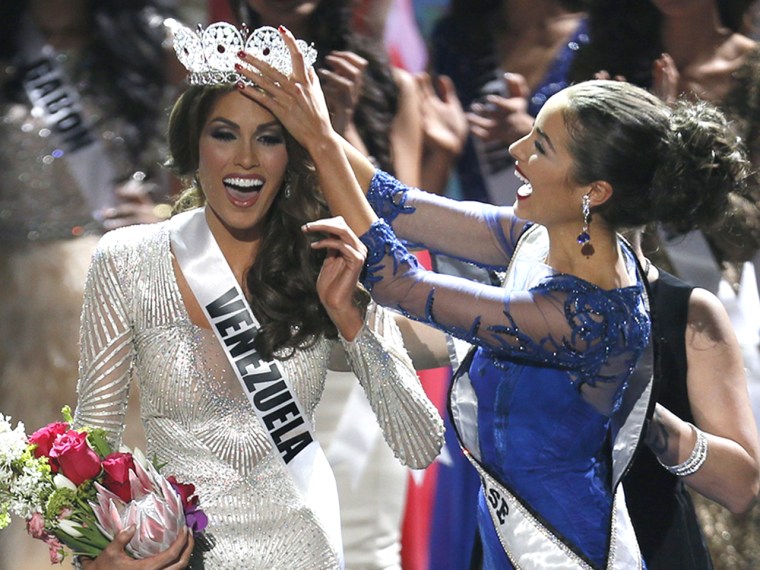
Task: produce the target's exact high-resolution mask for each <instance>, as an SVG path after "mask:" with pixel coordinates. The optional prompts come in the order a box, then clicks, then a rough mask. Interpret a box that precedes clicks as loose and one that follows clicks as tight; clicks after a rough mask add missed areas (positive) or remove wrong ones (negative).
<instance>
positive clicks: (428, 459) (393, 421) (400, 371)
mask: <svg viewBox="0 0 760 570" xmlns="http://www.w3.org/2000/svg"><path fill="white" fill-rule="evenodd" d="M341 342H342V344H343V347H344V348H345V350H346V354H347V356H348V361H349V363H350V365H351V368H352V369H353V371H354V374H356V376H357V378H358V379H359V383H360V384H361V386H362V388H364V392H365V393H366V394H367V399H368V400H369V403H370V405H371V406H372V409H373V410H374V412H375V416H376V417H377V420H378V422H379V424H380V427H381V429H382V431H383V436H384V438H385V441H386V442H387V443H388V445H389V446H390V448H391V449H392V450H393V453H394V454H395V455H396V457H398V458H399V460H400V461H401V462H402V463H403V464H404V465H407V466H409V467H412V468H415V469H420V468H423V467H427V465H429V464H430V463H432V461H433V460H434V459H435V458H436V456H437V455H438V454H439V453H440V451H441V446H442V445H443V420H442V419H441V416H440V415H439V414H438V411H437V410H436V409H435V406H433V404H432V402H431V401H430V400H429V399H428V398H427V396H426V395H425V392H424V390H423V389H422V386H421V385H420V381H419V379H418V378H417V373H416V372H415V370H414V367H413V366H412V362H411V360H410V358H409V355H408V354H407V353H406V350H405V349H404V344H403V340H402V338H401V332H400V331H399V329H398V327H397V326H396V323H395V322H394V320H393V316H392V314H391V313H390V312H389V311H387V310H385V309H383V308H382V307H378V306H377V305H375V304H374V303H373V304H371V305H370V307H369V308H368V309H367V318H366V324H365V326H364V327H363V328H362V330H361V331H360V333H359V335H358V336H357V337H356V339H354V341H353V342H347V341H345V340H343V339H342V340H341Z"/></svg>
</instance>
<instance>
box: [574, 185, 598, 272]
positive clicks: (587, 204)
mask: <svg viewBox="0 0 760 570" xmlns="http://www.w3.org/2000/svg"><path fill="white" fill-rule="evenodd" d="M590 223H591V198H590V197H589V195H588V194H584V196H583V229H582V230H581V233H579V234H578V238H577V239H578V243H579V244H581V253H582V254H583V255H585V256H586V257H590V256H592V255H594V246H593V245H591V236H590V235H589V233H588V227H589V224H590Z"/></svg>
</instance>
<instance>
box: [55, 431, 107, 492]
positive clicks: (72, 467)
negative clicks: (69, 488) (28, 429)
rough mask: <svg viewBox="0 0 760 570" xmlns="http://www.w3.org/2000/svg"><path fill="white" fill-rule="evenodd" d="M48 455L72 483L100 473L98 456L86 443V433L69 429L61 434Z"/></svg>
mask: <svg viewBox="0 0 760 570" xmlns="http://www.w3.org/2000/svg"><path fill="white" fill-rule="evenodd" d="M50 457H52V458H53V459H57V460H58V466H59V468H60V470H61V473H63V474H64V475H65V476H66V477H68V478H69V479H70V480H71V482H72V483H74V485H77V486H78V485H81V484H82V482H84V481H86V480H87V479H94V478H95V477H96V476H97V475H98V473H100V458H99V457H98V456H97V454H96V453H95V452H94V451H93V450H92V449H90V446H89V445H87V434H86V433H80V432H77V431H74V430H69V431H67V432H66V433H64V434H63V435H61V436H60V437H59V438H58V439H57V440H56V441H55V443H54V444H53V449H51V450H50Z"/></svg>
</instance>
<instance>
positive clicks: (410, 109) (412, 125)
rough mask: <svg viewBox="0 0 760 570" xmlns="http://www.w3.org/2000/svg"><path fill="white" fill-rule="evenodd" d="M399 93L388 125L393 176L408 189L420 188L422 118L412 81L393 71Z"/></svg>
mask: <svg viewBox="0 0 760 570" xmlns="http://www.w3.org/2000/svg"><path fill="white" fill-rule="evenodd" d="M393 78H394V79H395V81H396V85H397V86H398V90H399V99H398V110H397V112H396V116H395V117H394V118H393V124H392V125H391V132H390V139H391V149H392V151H393V166H394V168H395V169H396V176H397V178H398V179H399V180H401V181H402V182H403V183H404V184H407V185H409V186H419V185H420V163H421V161H422V118H421V117H420V114H419V96H418V94H417V87H416V85H415V81H414V78H413V77H412V76H411V74H409V73H408V72H406V71H404V70H402V69H396V68H393Z"/></svg>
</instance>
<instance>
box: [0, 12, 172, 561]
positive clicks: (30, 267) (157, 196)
mask: <svg viewBox="0 0 760 570" xmlns="http://www.w3.org/2000/svg"><path fill="white" fill-rule="evenodd" d="M173 8H174V3H173V0H135V1H133V2H120V1H117V0H98V1H95V0H72V1H70V2H57V1H54V0H6V1H4V2H2V4H1V5H0V28H2V29H1V30H0V60H2V64H0V114H1V115H2V121H0V140H2V141H3V144H2V145H0V240H2V248H0V274H2V276H3V278H2V279H1V280H0V411H2V413H4V414H6V415H10V416H12V417H13V419H14V421H15V420H20V421H23V422H24V423H25V424H26V426H27V430H31V431H33V430H35V429H37V428H38V427H40V426H42V425H43V424H45V423H48V422H50V421H56V420H58V419H59V418H60V411H61V408H62V406H63V405H64V404H71V403H72V402H73V401H74V399H75V386H76V378H77V362H78V346H77V339H78V331H79V315H80V312H81V306H82V293H83V287H84V281H85V274H86V271H87V267H88V265H89V261H90V256H91V253H92V251H93V249H94V246H95V243H96V242H97V240H98V237H99V236H100V235H101V234H102V233H103V232H104V231H106V230H109V229H112V228H115V227H117V226H121V225H127V224H132V223H136V222H142V221H154V220H157V219H160V218H162V217H164V216H165V215H167V214H168V208H166V207H164V206H163V205H162V202H163V201H165V200H166V198H167V194H168V190H167V180H166V178H165V177H162V176H160V175H158V171H159V162H160V158H161V156H162V152H161V149H160V147H161V141H162V134H163V127H162V116H163V111H164V104H165V103H166V102H168V101H169V98H170V96H171V95H170V93H171V88H170V85H171V84H172V82H173V81H178V80H179V79H178V77H176V78H175V77H174V76H173V74H172V71H171V69H169V68H168V67H167V61H168V59H165V48H164V47H163V45H162V43H163V41H164V32H163V27H162V20H163V18H164V17H165V16H166V15H169V14H171V13H173ZM131 424H133V427H136V428H138V431H136V432H135V434H134V436H135V438H136V439H137V440H138V442H139V437H140V435H141V434H140V431H139V422H137V421H135V422H131ZM24 532H25V531H24V529H23V525H21V524H20V523H19V522H16V523H14V524H13V525H12V526H11V528H9V529H7V530H5V531H3V532H2V533H0V568H13V569H14V570H17V569H24V568H41V567H43V564H44V565H47V564H48V563H49V562H47V561H46V560H45V559H47V549H45V548H43V545H39V546H38V547H32V548H33V550H32V552H33V554H32V555H29V556H28V555H27V552H26V551H27V550H28V545H29V544H30V542H31V541H23V540H16V538H18V537H19V534H21V533H24ZM35 555H38V557H36V558H35V557H34V556H35ZM43 557H44V558H43ZM43 560H45V562H43Z"/></svg>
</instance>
